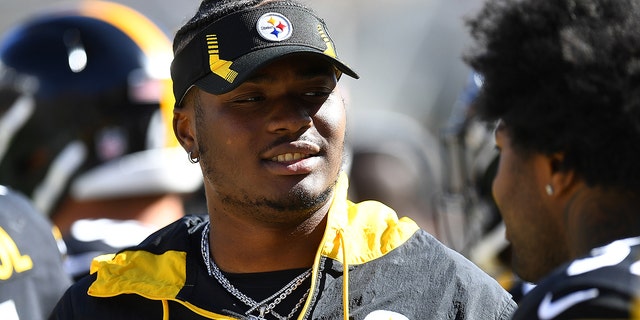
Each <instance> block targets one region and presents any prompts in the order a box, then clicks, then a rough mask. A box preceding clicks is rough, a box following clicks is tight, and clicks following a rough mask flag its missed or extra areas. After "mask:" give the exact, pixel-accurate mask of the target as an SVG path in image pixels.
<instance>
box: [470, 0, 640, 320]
mask: <svg viewBox="0 0 640 320" xmlns="http://www.w3.org/2000/svg"><path fill="white" fill-rule="evenodd" d="M639 15H640V2H638V1H634V0H584V1H569V0H559V1H536V0H524V1H502V0H495V1H494V0H492V1H489V2H488V3H487V4H486V5H485V7H484V9H483V10H481V11H480V13H479V14H478V15H477V16H476V17H475V18H473V19H471V20H470V22H469V25H470V27H471V32H472V35H473V36H474V38H475V40H476V41H477V44H478V48H477V49H478V50H477V51H475V50H474V51H471V52H470V53H469V54H468V55H467V56H466V59H467V61H468V62H469V64H470V65H471V66H472V67H473V68H474V69H475V70H477V71H478V72H479V73H480V74H482V75H483V80H484V82H483V86H482V89H481V91H480V94H479V96H478V97H477V100H476V107H477V110H478V111H479V112H480V114H481V115H482V116H483V117H484V119H485V120H489V121H494V120H498V122H497V127H496V129H495V130H496V131H495V139H496V146H497V148H498V149H499V150H500V161H499V166H498V171H497V175H496V177H495V180H494V182H493V195H494V197H495V200H496V203H497V206H498V208H499V210H500V212H501V214H502V216H503V219H504V222H505V224H506V237H507V239H508V240H509V241H510V242H511V245H512V250H513V252H512V254H513V257H512V266H513V268H514V270H515V272H516V273H517V274H518V275H519V276H520V277H521V278H522V279H524V280H526V281H531V282H535V283H536V284H537V286H536V287H535V288H534V289H533V290H532V291H530V292H529V293H528V294H527V295H526V296H525V297H524V299H523V300H521V302H520V303H519V308H518V310H517V311H516V313H515V314H514V319H574V318H582V319H584V318H599V319H601V318H618V319H626V318H638V317H639V316H640V313H639V311H640V310H638V307H639V305H638V303H637V302H638V297H639V295H638V294H639V293H640V286H639V285H640V277H639V275H640V269H639V266H640V263H638V262H639V261H640V259H639V258H638V257H639V256H640V246H639V245H640V215H638V208H640V167H639V166H638V155H640V67H639V66H640V64H638V62H639V61H640V45H639V44H640V19H638V16H639Z"/></svg>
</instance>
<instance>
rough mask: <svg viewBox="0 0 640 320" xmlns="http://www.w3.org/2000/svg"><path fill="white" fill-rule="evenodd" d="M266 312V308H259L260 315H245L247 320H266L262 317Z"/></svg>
mask: <svg viewBox="0 0 640 320" xmlns="http://www.w3.org/2000/svg"><path fill="white" fill-rule="evenodd" d="M266 311H267V307H266V306H260V315H259V316H254V315H252V314H249V315H247V320H266V318H265V317H264V315H265V313H266Z"/></svg>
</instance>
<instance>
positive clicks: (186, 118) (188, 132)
mask: <svg viewBox="0 0 640 320" xmlns="http://www.w3.org/2000/svg"><path fill="white" fill-rule="evenodd" d="M192 110H193V108H190V107H186V106H184V107H182V108H176V109H174V110H173V132H174V134H175V135H176V139H178V142H179V143H180V145H181V146H182V148H184V149H185V150H186V151H187V152H189V151H191V152H197V150H195V145H196V143H195V134H194V130H195V128H194V126H193V123H192V119H193V118H192V115H193V111H192Z"/></svg>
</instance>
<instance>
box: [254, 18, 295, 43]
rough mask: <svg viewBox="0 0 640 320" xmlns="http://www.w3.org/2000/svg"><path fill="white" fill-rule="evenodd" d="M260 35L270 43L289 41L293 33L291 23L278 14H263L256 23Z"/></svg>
mask: <svg viewBox="0 0 640 320" xmlns="http://www.w3.org/2000/svg"><path fill="white" fill-rule="evenodd" d="M256 29H257V30H258V34H259V35H260V36H261V37H262V38H264V39H265V40H268V41H283V40H287V39H289V37H291V34H292V32H293V26H292V25H291V21H289V19H287V17H285V16H284V15H282V14H280V13H276V12H269V13H265V14H263V15H262V16H261V17H260V18H259V19H258V22H257V23H256Z"/></svg>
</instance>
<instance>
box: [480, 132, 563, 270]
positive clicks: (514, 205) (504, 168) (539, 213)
mask: <svg viewBox="0 0 640 320" xmlns="http://www.w3.org/2000/svg"><path fill="white" fill-rule="evenodd" d="M495 138H496V146H497V148H498V149H499V150H500V162H499V165H498V171H497V173H496V177H495V179H494V181H493V196H494V199H495V201H496V204H497V206H498V209H499V210H500V214H501V215H502V218H503V220H504V223H505V226H506V229H507V231H506V237H507V240H508V241H509V242H511V245H512V267H513V269H514V271H515V273H516V274H518V276H520V277H521V278H522V279H524V280H526V281H531V282H535V281H537V280H539V279H540V278H541V277H542V276H544V275H545V274H547V273H548V272H550V271H551V270H552V269H553V268H555V267H557V266H558V265H560V264H561V263H562V262H564V260H565V259H566V243H565V240H564V238H563V237H562V235H563V231H562V228H561V227H560V226H559V224H558V221H559V220H557V219H558V218H559V217H556V216H554V215H553V214H552V213H551V212H552V210H550V208H549V205H548V204H549V202H548V201H546V199H545V198H544V197H547V195H546V194H545V193H544V190H545V189H544V187H545V185H546V183H548V181H545V179H547V178H545V177H544V176H543V175H542V174H540V172H542V171H540V168H541V167H540V166H541V165H542V163H543V162H542V161H543V159H544V156H543V155H539V154H531V155H523V154H522V153H521V152H518V150H516V149H514V147H513V145H512V141H511V140H510V138H509V133H508V130H507V129H505V127H504V126H502V125H499V126H498V128H497V129H496V133H495Z"/></svg>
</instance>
